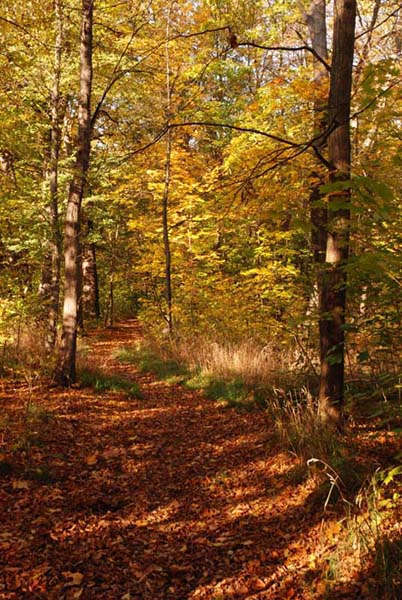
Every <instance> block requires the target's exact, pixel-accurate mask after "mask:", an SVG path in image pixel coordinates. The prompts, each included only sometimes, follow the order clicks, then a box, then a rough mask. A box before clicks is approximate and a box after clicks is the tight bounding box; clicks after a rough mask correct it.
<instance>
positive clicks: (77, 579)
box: [63, 571, 84, 587]
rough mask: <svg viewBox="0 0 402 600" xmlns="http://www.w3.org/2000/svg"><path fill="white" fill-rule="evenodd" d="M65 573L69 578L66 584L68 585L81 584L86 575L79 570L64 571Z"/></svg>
mask: <svg viewBox="0 0 402 600" xmlns="http://www.w3.org/2000/svg"><path fill="white" fill-rule="evenodd" d="M63 575H64V577H66V578H67V579H68V581H67V582H66V583H65V584H64V585H65V586H66V587H72V586H75V585H81V583H82V580H83V579H84V575H83V574H82V573H78V572H77V573H71V572H70V571H63Z"/></svg>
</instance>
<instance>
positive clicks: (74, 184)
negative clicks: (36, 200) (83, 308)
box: [55, 0, 94, 386]
mask: <svg viewBox="0 0 402 600" xmlns="http://www.w3.org/2000/svg"><path fill="white" fill-rule="evenodd" d="M93 5H94V0H82V13H81V15H82V16H81V40H80V97H79V109H78V141H77V154H76V162H75V168H74V175H73V179H72V181H71V184H70V190H69V195H68V200H67V210H66V220H65V234H64V260H65V286H64V306H63V328H62V338H61V345H60V352H59V359H58V364H57V367H56V373H55V379H56V381H57V382H58V383H59V384H61V385H64V386H67V385H70V384H71V383H74V381H75V379H76V368H75V362H76V346H77V329H78V316H79V302H80V298H79V294H80V239H79V236H80V225H81V203H82V197H83V193H84V188H85V183H86V178H87V173H88V169H89V159H90V146H91V90H92V27H93Z"/></svg>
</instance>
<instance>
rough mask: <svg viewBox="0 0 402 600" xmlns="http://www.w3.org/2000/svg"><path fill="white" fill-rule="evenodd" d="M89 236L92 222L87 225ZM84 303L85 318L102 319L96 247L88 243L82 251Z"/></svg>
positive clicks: (92, 243)
mask: <svg viewBox="0 0 402 600" xmlns="http://www.w3.org/2000/svg"><path fill="white" fill-rule="evenodd" d="M86 228H87V234H90V233H91V232H92V230H93V223H92V221H90V220H88V221H87V224H86ZM82 282H83V285H82V302H83V309H84V313H85V317H86V316H87V315H88V316H89V317H91V318H93V319H96V320H98V319H99V318H100V306H99V283H98V269H97V266H96V247H95V244H94V242H91V241H90V242H89V243H88V242H86V243H85V244H84V245H83V251H82Z"/></svg>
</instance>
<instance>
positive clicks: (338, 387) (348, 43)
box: [319, 0, 356, 427]
mask: <svg viewBox="0 0 402 600" xmlns="http://www.w3.org/2000/svg"><path fill="white" fill-rule="evenodd" d="M355 19H356V0H335V3H334V33H333V57H332V67H331V78H330V92H329V113H328V116H329V126H330V127H331V128H333V131H332V133H331V134H330V136H329V137H328V155H329V163H330V180H331V182H333V183H337V182H344V181H348V180H349V179H350V173H351V150H350V148H351V144H350V126H349V119H350V100H351V89H352V69H353V54H354V33H355ZM350 199H351V193H350V189H349V188H347V189H340V190H337V191H332V192H331V193H330V194H329V196H328V226H327V240H326V255H325V263H326V268H325V271H324V274H323V282H322V303H321V311H322V327H321V331H320V337H321V340H320V341H321V371H320V390H319V412H320V415H321V417H322V419H323V421H326V422H332V423H335V424H336V425H337V426H338V427H341V426H342V419H343V404H344V372H345V310H346V266H347V263H348V256H349V228H350Z"/></svg>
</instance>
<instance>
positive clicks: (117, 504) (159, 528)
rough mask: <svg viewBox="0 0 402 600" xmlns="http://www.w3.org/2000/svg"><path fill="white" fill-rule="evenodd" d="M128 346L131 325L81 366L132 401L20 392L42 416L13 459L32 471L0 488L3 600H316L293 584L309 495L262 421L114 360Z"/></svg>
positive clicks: (312, 524)
mask: <svg viewBox="0 0 402 600" xmlns="http://www.w3.org/2000/svg"><path fill="white" fill-rule="evenodd" d="M139 336H140V332H139V330H138V327H137V325H136V324H135V322H128V323H126V324H122V325H120V326H119V327H118V328H116V329H114V330H110V331H106V332H105V331H104V332H102V333H101V334H100V333H99V332H98V333H97V334H93V335H92V336H90V338H89V340H88V341H86V344H87V345H88V347H89V352H88V360H90V361H91V364H95V365H97V367H98V368H100V369H102V370H103V371H106V372H108V373H111V374H119V375H121V376H124V377H126V378H130V379H132V380H133V381H135V382H137V383H138V384H139V385H140V388H141V390H142V393H143V398H142V399H138V400H134V399H130V398H128V397H127V395H125V394H124V393H121V392H108V393H97V392H95V391H94V390H92V389H90V388H83V389H73V390H66V391H60V390H48V391H47V392H46V394H45V395H43V393H41V395H40V397H39V396H38V397H33V398H32V394H34V396H35V392H32V390H31V391H30V392H29V394H31V396H30V402H31V403H32V402H36V403H37V404H38V405H40V407H41V410H42V411H44V410H46V411H48V412H47V413H46V412H45V413H43V412H42V413H41V414H44V415H45V416H46V415H47V417H46V418H43V419H42V420H41V423H40V426H39V425H37V424H36V421H33V425H32V427H33V430H32V431H31V432H30V433H31V434H32V439H31V442H30V443H29V444H27V446H26V448H25V450H24V453H25V454H24V453H23V456H22V457H23V459H24V460H25V462H27V461H28V463H29V465H30V470H29V471H28V472H27V471H26V470H25V471H23V470H22V467H21V472H18V468H17V470H16V471H14V472H13V473H12V474H11V476H10V477H8V478H6V479H3V480H0V481H2V485H1V497H0V500H1V505H2V506H3V507H5V508H3V510H2V511H1V517H0V519H1V533H0V556H2V558H0V568H1V572H2V574H3V575H2V579H1V580H0V598H1V599H4V600H6V599H7V600H11V599H20V598H27V599H33V598H43V599H46V600H53V599H55V600H56V599H57V600H59V599H75V598H81V599H83V600H84V599H85V600H86V599H88V600H95V599H96V600H99V599H104V600H115V599H116V600H132V599H136V600H140V599H144V600H148V599H149V600H163V599H172V600H184V599H193V600H195V599H215V600H218V599H246V598H256V599H257V598H258V599H267V598H270V599H271V598H272V599H276V598H277V599H283V598H310V597H311V598H313V597H315V598H317V597H319V596H317V595H314V594H313V592H312V591H311V595H310V592H309V591H308V590H307V589H306V586H305V584H303V586H302V584H301V583H298V581H299V579H298V578H299V577H300V575H301V572H302V570H300V565H299V562H298V561H299V558H298V556H299V554H300V547H301V545H303V552H304V553H308V552H309V550H310V551H311V547H312V545H313V544H314V542H315V540H316V538H317V536H319V535H320V527H321V525H320V521H321V514H320V511H317V514H316V516H312V514H311V513H307V512H306V510H305V506H304V504H305V502H306V499H307V498H308V495H309V493H310V491H311V489H309V487H308V485H306V483H304V484H300V483H299V482H297V481H296V480H295V478H292V476H291V474H292V468H293V467H294V465H293V464H292V461H291V460H290V459H289V457H288V456H286V455H284V454H282V453H281V452H280V451H279V450H278V448H277V447H276V446H275V442H274V439H273V436H272V432H271V431H270V426H269V424H268V422H267V420H266V416H265V415H264V413H263V412H262V411H256V412H251V413H240V412H238V411H236V410H233V409H230V410H229V409H226V410H224V409H222V408H221V407H218V406H217V405H216V404H215V403H214V402H211V401H210V400H206V399H204V398H203V397H202V395H201V394H200V393H198V392H193V391H189V390H186V389H184V388H181V387H180V386H177V385H167V384H166V383H161V382H158V381H156V380H155V379H154V378H153V377H152V376H151V375H149V374H143V373H139V372H138V371H137V369H136V367H135V366H134V365H126V364H124V365H123V364H121V363H120V362H119V360H118V359H117V358H114V356H116V350H118V349H119V348H120V349H121V348H125V347H129V346H130V345H131V346H132V344H133V343H135V341H136V340H137V339H138V337H139ZM27 394H28V392H26V393H25V396H24V394H23V393H22V392H21V394H20V397H19V398H16V400H15V403H16V404H15V410H16V413H18V411H21V410H24V408H23V407H24V406H26V402H27ZM35 432H36V433H35ZM35 435H36V436H37V439H36V441H35ZM41 473H42V475H41ZM43 473H44V475H43ZM35 474H36V475H35ZM312 572H313V569H312ZM303 574H304V575H306V569H304V571H303ZM338 597H341V596H338ZM348 597H349V598H352V597H353V594H351V595H349V596H348Z"/></svg>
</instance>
